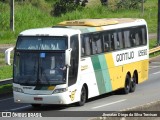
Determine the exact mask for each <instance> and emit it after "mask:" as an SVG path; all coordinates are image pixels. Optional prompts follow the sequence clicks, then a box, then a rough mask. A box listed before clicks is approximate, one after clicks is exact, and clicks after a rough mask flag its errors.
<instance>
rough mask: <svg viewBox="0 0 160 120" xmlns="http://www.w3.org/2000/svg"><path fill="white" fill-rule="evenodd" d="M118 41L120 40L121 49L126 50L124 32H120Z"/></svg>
mask: <svg viewBox="0 0 160 120" xmlns="http://www.w3.org/2000/svg"><path fill="white" fill-rule="evenodd" d="M118 39H119V43H120V46H119V47H120V49H122V48H124V42H123V35H122V32H118Z"/></svg>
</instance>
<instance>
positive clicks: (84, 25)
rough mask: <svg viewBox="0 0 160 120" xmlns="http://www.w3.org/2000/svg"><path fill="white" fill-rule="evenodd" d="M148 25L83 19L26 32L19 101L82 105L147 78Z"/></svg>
mask: <svg viewBox="0 0 160 120" xmlns="http://www.w3.org/2000/svg"><path fill="white" fill-rule="evenodd" d="M148 43H149V42H148V30H147V23H146V22H145V20H144V19H138V18H136V19H135V18H109V19H106V18H103V19H79V20H70V21H64V22H60V23H59V24H57V25H56V26H53V27H48V28H36V29H29V30H25V31H23V32H21V33H20V34H19V36H18V39H17V43H16V46H15V48H14V62H13V69H14V70H13V94H14V101H15V102H16V103H29V104H31V105H32V106H33V107H40V106H41V105H43V104H72V103H76V104H77V105H79V106H83V105H84V104H85V103H86V100H87V99H89V98H92V97H95V96H99V95H102V94H105V93H108V92H112V91H115V90H121V91H122V92H123V93H124V94H128V93H130V92H134V91H135V89H136V85H137V84H139V83H142V82H144V81H145V80H147V79H148V65H149V61H148V59H149V52H148V51H149V47H148ZM8 58H9V57H8Z"/></svg>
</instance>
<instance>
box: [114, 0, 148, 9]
mask: <svg viewBox="0 0 160 120" xmlns="http://www.w3.org/2000/svg"><path fill="white" fill-rule="evenodd" d="M144 2H146V0H144ZM140 3H142V0H120V1H118V2H117V4H116V7H117V8H118V9H120V8H123V9H138V8H140Z"/></svg>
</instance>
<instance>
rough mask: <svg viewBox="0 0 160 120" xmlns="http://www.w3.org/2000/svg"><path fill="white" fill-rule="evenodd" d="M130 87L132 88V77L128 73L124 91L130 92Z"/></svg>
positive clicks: (125, 92)
mask: <svg viewBox="0 0 160 120" xmlns="http://www.w3.org/2000/svg"><path fill="white" fill-rule="evenodd" d="M130 88H131V78H130V76H129V75H128V74H127V75H126V79H125V86H124V88H123V93H124V94H128V93H129V92H130Z"/></svg>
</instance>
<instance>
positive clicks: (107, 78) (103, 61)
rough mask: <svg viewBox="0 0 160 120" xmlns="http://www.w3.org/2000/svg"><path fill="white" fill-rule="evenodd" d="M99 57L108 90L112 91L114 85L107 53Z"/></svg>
mask: <svg viewBox="0 0 160 120" xmlns="http://www.w3.org/2000/svg"><path fill="white" fill-rule="evenodd" d="M98 58H99V62H100V65H101V69H102V74H103V80H104V81H105V82H104V83H105V88H106V92H110V91H112V85H111V81H110V75H109V71H108V66H107V63H106V58H105V55H99V56H98Z"/></svg>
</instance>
